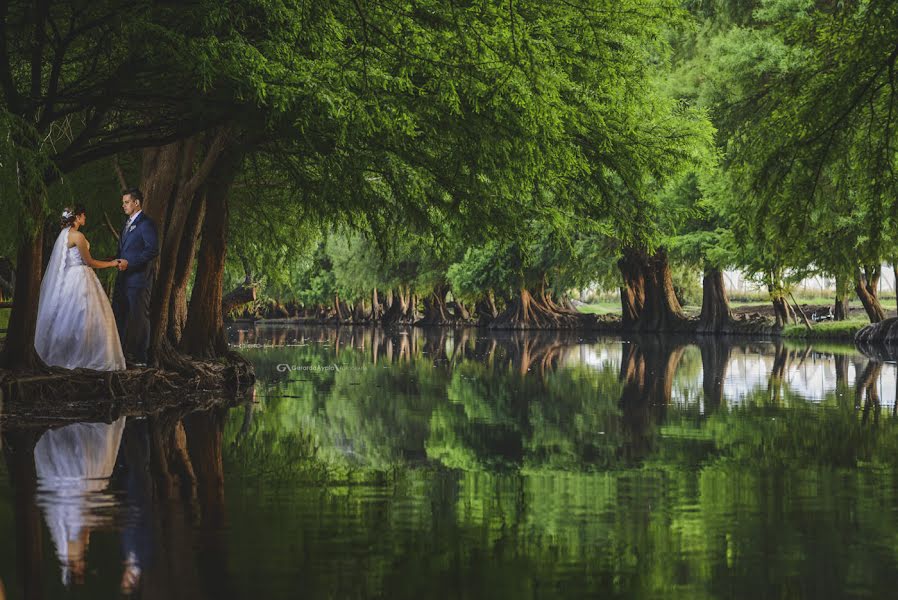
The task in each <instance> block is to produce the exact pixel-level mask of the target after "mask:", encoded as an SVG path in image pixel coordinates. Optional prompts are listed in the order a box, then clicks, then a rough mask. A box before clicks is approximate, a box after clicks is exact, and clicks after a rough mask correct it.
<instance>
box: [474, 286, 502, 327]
mask: <svg viewBox="0 0 898 600" xmlns="http://www.w3.org/2000/svg"><path fill="white" fill-rule="evenodd" d="M474 314H475V315H476V317H477V324H478V325H481V326H483V325H489V324H490V323H492V322H493V319H495V318H496V317H497V316H498V315H499V311H498V310H497V309H496V299H495V296H494V295H493V290H490V291H489V292H488V293H487V295H486V297H484V298H481V299H480V300H478V301H477V303H476V304H475V305H474Z"/></svg>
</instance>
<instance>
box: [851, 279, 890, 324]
mask: <svg viewBox="0 0 898 600" xmlns="http://www.w3.org/2000/svg"><path fill="white" fill-rule="evenodd" d="M880 269H881V267H880V266H879V265H875V266H865V267H864V268H863V269H858V272H857V278H856V280H855V284H854V291H855V292H856V293H857V297H858V298H860V300H861V304H863V305H864V310H865V311H866V312H867V317H868V318H869V319H870V322H871V323H879V322H880V321H882V320H883V319H885V318H886V314H885V311H884V310H883V309H882V304H880V302H879V295H878V294H879V275H880Z"/></svg>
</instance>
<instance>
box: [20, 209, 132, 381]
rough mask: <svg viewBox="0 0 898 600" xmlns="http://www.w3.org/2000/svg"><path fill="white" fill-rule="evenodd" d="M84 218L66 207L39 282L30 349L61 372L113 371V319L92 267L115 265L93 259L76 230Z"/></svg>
mask: <svg viewBox="0 0 898 600" xmlns="http://www.w3.org/2000/svg"><path fill="white" fill-rule="evenodd" d="M86 220H87V218H86V215H85V209H84V207H83V206H77V207H75V209H74V210H70V209H66V210H65V211H63V214H62V226H63V229H62V231H61V232H59V237H57V238H56V243H55V244H54V245H53V253H52V254H51V255H50V262H49V263H48V264H47V271H46V273H44V279H43V281H42V282H41V293H40V300H39V301H38V308H37V329H36V330H35V334H34V348H35V350H37V354H38V356H40V357H41V359H42V360H43V361H44V362H45V363H47V364H48V365H53V366H58V367H65V368H66V369H75V368H79V367H82V368H87V369H95V370H97V371H118V370H123V369H125V368H126V365H125V356H124V354H123V353H122V345H121V342H120V341H119V336H118V331H117V329H116V326H115V316H114V315H113V313H112V305H111V304H110V302H109V299H108V297H107V296H106V292H105V291H104V290H103V286H102V285H101V284H100V280H99V279H98V278H97V274H96V273H94V269H107V268H113V267H117V266H118V265H119V263H120V260H119V259H116V260H114V261H108V260H96V259H94V258H93V257H91V255H90V242H88V241H87V238H85V237H84V234H83V233H81V232H80V231H79V229H80V228H81V227H82V226H83V225H84V223H85V222H86Z"/></svg>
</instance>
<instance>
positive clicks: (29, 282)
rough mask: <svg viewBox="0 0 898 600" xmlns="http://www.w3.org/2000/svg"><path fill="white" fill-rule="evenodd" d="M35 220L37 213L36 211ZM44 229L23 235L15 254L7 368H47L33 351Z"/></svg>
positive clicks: (5, 356)
mask: <svg viewBox="0 0 898 600" xmlns="http://www.w3.org/2000/svg"><path fill="white" fill-rule="evenodd" d="M32 212H33V214H34V217H35V218H39V215H40V211H39V209H37V208H35V209H34V210H33V211H32ZM43 249H44V228H43V227H42V225H41V224H39V225H37V226H36V227H35V228H34V230H33V231H29V232H26V233H25V234H24V238H23V239H22V241H21V243H20V244H19V250H18V253H17V255H16V289H15V292H14V294H13V299H12V311H11V312H10V315H9V325H8V326H7V330H6V340H5V342H4V344H3V357H2V364H3V366H4V367H6V368H8V369H32V370H33V369H41V368H44V367H46V365H44V362H43V361H42V360H41V359H40V357H39V356H38V355H37V351H36V350H35V349H34V331H35V328H36V326H37V307H38V301H39V298H40V291H41V277H42V275H43V266H44V263H43V254H44V252H43Z"/></svg>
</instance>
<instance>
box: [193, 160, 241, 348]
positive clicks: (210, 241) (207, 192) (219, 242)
mask: <svg viewBox="0 0 898 600" xmlns="http://www.w3.org/2000/svg"><path fill="white" fill-rule="evenodd" d="M242 159H243V154H242V153H239V152H226V153H225V154H224V155H223V156H222V159H221V160H220V161H219V164H218V165H216V168H215V169H214V170H213V171H212V173H210V175H209V180H208V181H207V182H206V185H205V186H204V193H203V196H204V197H205V205H206V213H205V216H204V219H203V231H202V241H201V243H200V252H199V254H198V255H197V265H196V278H195V281H194V284H193V293H192V294H191V296H190V308H189V310H188V313H187V325H186V327H185V330H184V336H183V337H182V339H181V349H182V350H183V351H184V352H186V353H188V354H190V355H192V356H194V357H197V358H213V357H217V356H223V355H224V354H226V353H227V352H228V342H227V336H226V335H225V330H224V315H225V314H226V313H225V310H226V308H228V307H227V306H226V303H225V302H224V300H223V298H222V289H221V287H222V280H223V278H224V266H225V258H226V255H227V239H228V194H229V192H230V189H231V183H232V182H233V181H234V176H235V175H236V172H237V169H238V168H239V167H240V163H241V161H242ZM242 289H244V290H250V294H249V296H248V297H249V298H250V300H249V301H252V300H254V299H255V291H256V288H255V286H252V285H250V286H249V287H248V288H247V287H246V285H244V286H242ZM242 298H243V299H245V298H246V296H243V297H242ZM233 300H234V298H233V297H232V298H231V301H233Z"/></svg>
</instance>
